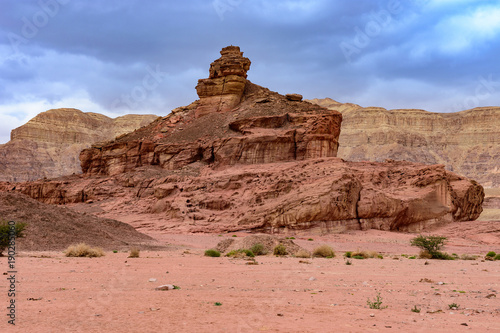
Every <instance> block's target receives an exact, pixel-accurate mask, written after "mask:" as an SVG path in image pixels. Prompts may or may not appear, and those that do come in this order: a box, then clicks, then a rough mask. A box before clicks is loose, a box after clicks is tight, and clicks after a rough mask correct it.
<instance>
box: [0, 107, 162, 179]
mask: <svg viewBox="0 0 500 333" xmlns="http://www.w3.org/2000/svg"><path fill="white" fill-rule="evenodd" d="M156 118H157V116H154V115H126V116H123V117H118V118H115V119H111V118H109V117H106V116H104V115H101V114H97V113H90V112H89V113H84V112H82V111H80V110H77V109H56V110H49V111H46V112H42V113H40V114H39V115H37V116H36V117H35V118H33V119H31V120H30V121H29V122H28V123H26V124H25V125H23V126H21V127H18V128H16V129H14V130H13V131H12V133H11V140H10V141H9V142H8V143H6V144H4V145H0V180H2V181H11V182H21V181H28V180H35V179H39V178H43V177H47V178H53V177H59V176H62V175H68V174H72V173H80V172H81V167H80V161H79V159H78V155H79V153H80V151H81V150H82V149H84V148H87V147H89V146H90V145H91V144H92V143H95V142H98V141H108V140H111V139H113V138H115V137H116V136H119V135H122V134H124V133H128V132H131V131H133V130H135V129H137V128H139V127H142V126H144V125H147V124H149V123H150V122H152V121H153V120H155V119H156Z"/></svg>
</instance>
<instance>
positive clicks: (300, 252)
mask: <svg viewBox="0 0 500 333" xmlns="http://www.w3.org/2000/svg"><path fill="white" fill-rule="evenodd" d="M295 257H297V258H311V253H310V252H309V251H307V250H304V249H300V250H298V251H297V253H295Z"/></svg>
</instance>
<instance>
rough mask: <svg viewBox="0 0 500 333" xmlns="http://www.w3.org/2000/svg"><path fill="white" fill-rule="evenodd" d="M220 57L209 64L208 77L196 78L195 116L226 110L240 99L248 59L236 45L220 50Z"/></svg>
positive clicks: (243, 87) (244, 83)
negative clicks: (196, 104)
mask: <svg viewBox="0 0 500 333" xmlns="http://www.w3.org/2000/svg"><path fill="white" fill-rule="evenodd" d="M220 54H221V57H220V58H219V59H217V60H215V61H214V62H213V63H212V64H210V76H209V77H208V79H200V80H198V85H197V86H196V92H197V93H198V96H199V97H200V105H199V106H198V109H197V113H196V116H197V117H201V116H203V115H205V114H206V113H209V112H214V109H215V110H216V111H217V112H226V111H229V110H231V109H232V108H234V107H235V106H236V105H238V104H239V103H240V101H241V97H242V96H243V90H244V89H245V85H246V78H247V71H248V70H249V69H250V60H249V59H248V58H245V57H243V52H240V48H239V47H238V46H228V47H225V48H223V49H222V51H220Z"/></svg>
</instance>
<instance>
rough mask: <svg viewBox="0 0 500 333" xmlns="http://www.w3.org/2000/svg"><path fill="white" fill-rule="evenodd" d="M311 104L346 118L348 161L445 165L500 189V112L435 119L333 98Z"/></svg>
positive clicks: (343, 141) (343, 139) (342, 150)
mask: <svg viewBox="0 0 500 333" xmlns="http://www.w3.org/2000/svg"><path fill="white" fill-rule="evenodd" d="M311 102H313V103H316V104H318V105H321V106H324V107H327V108H329V109H331V110H337V111H340V112H341V113H342V116H343V121H342V131H341V134H340V138H339V143H340V147H339V151H338V156H339V157H341V158H343V159H346V160H350V161H384V160H385V159H394V160H407V161H412V162H421V163H428V164H443V165H445V167H446V169H447V170H450V171H453V172H456V173H458V174H461V175H465V176H467V177H469V178H472V179H474V180H476V181H478V182H479V183H481V184H482V185H483V186H485V187H500V107H482V108H475V109H471V110H466V111H461V112H456V113H432V112H427V111H424V110H409V109H402V110H386V109H384V108H376V107H367V108H363V107H361V106H359V105H356V104H350V103H345V104H343V103H338V102H336V101H334V100H332V99H330V98H325V99H314V100H311Z"/></svg>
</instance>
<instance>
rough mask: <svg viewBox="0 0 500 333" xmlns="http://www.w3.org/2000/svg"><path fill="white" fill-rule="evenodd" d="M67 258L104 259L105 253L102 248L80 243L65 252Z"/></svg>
mask: <svg viewBox="0 0 500 333" xmlns="http://www.w3.org/2000/svg"><path fill="white" fill-rule="evenodd" d="M64 254H65V255H66V257H89V258H92V257H102V256H104V251H103V250H102V249H101V248H100V247H91V246H90V245H87V244H85V243H79V244H76V245H70V246H69V247H68V248H67V249H66V251H64Z"/></svg>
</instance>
